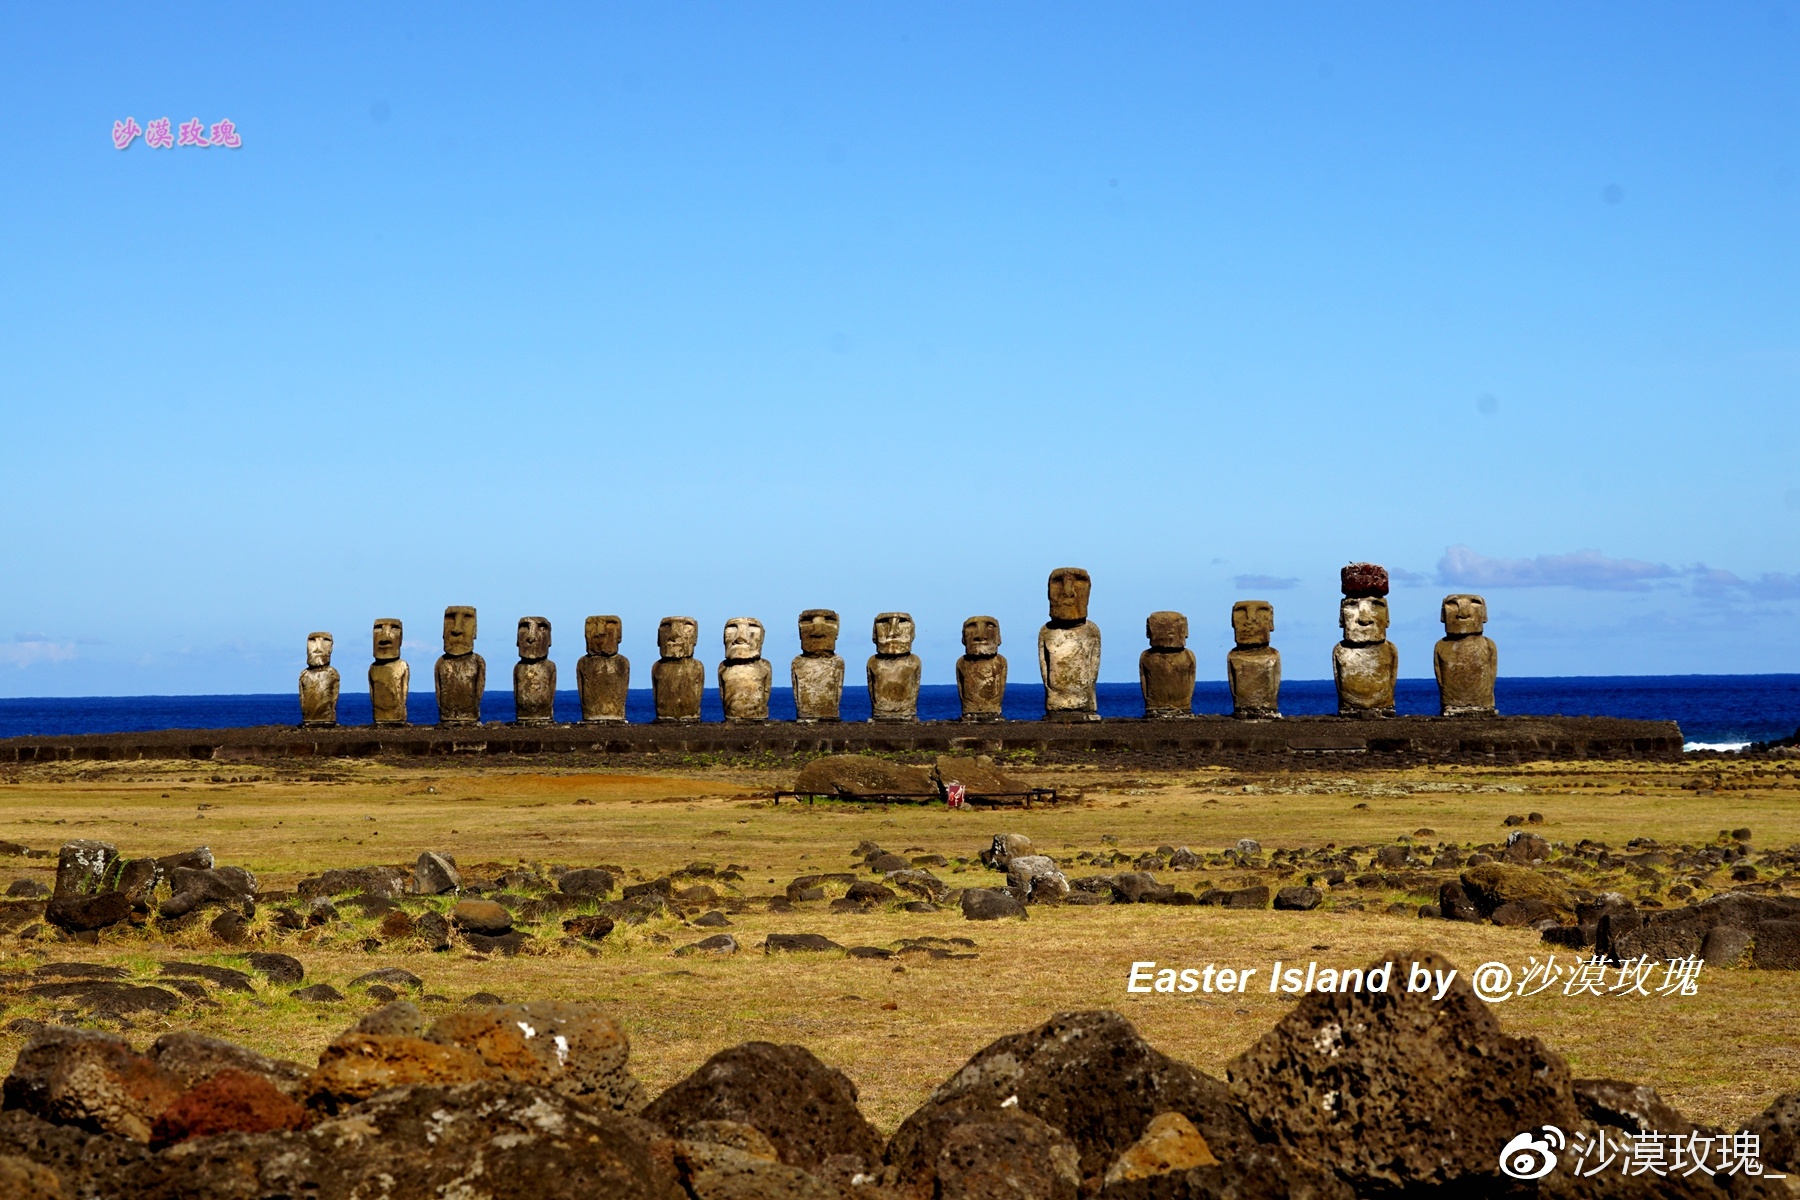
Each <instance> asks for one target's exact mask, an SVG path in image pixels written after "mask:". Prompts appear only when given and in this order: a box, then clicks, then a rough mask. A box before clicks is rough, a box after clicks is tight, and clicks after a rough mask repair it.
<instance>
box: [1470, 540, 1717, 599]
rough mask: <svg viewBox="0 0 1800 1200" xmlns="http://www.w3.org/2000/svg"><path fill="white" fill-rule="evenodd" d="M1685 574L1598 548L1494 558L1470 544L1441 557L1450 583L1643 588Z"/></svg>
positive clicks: (1598, 589) (1497, 586) (1488, 585)
mask: <svg viewBox="0 0 1800 1200" xmlns="http://www.w3.org/2000/svg"><path fill="white" fill-rule="evenodd" d="M1683 574H1685V572H1682V571H1678V570H1676V569H1675V568H1674V567H1671V566H1668V565H1666V564H1664V563H1651V562H1640V561H1639V560H1637V559H1635V558H1608V557H1606V555H1604V554H1602V553H1600V552H1599V551H1598V550H1577V551H1575V553H1573V554H1540V555H1538V556H1537V557H1536V558H1489V557H1488V556H1486V555H1485V554H1477V553H1475V551H1474V550H1472V549H1470V548H1469V547H1467V546H1451V547H1450V548H1449V549H1447V550H1445V551H1444V557H1443V558H1441V559H1439V560H1438V582H1439V583H1441V584H1444V585H1445V586H1446V587H1479V588H1507V587H1573V588H1583V589H1586V590H1589V591H1634V592H1635V591H1642V590H1644V589H1645V588H1646V587H1648V586H1649V585H1650V583H1651V582H1652V581H1654V580H1659V579H1675V578H1679V577H1680V576H1681V575H1683Z"/></svg>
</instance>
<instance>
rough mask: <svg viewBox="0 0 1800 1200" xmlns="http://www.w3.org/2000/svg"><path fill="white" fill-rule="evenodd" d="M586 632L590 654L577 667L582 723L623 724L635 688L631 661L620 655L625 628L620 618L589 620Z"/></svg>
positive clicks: (594, 618) (591, 618)
mask: <svg viewBox="0 0 1800 1200" xmlns="http://www.w3.org/2000/svg"><path fill="white" fill-rule="evenodd" d="M585 632H586V633H587V653H586V654H584V655H582V656H581V659H580V661H578V662H577V663H576V664H575V685H576V686H577V687H578V688H580V689H581V721H582V724H584V725H597V724H604V723H607V722H617V721H623V720H624V719H625V693H626V691H627V690H628V689H629V688H630V687H631V660H630V659H628V658H626V657H625V656H624V655H623V654H620V653H619V638H620V636H621V634H622V632H623V626H622V624H621V623H620V621H619V618H617V617H589V618H588V619H587V627H586V631H585Z"/></svg>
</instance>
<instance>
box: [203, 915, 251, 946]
mask: <svg viewBox="0 0 1800 1200" xmlns="http://www.w3.org/2000/svg"><path fill="white" fill-rule="evenodd" d="M207 929H208V930H209V931H211V933H212V935H213V936H214V937H216V938H218V939H219V940H220V941H221V942H223V943H225V945H227V946H241V945H243V944H244V943H245V942H247V941H249V940H250V922H249V921H247V920H245V919H244V916H243V914H242V913H236V912H232V911H231V910H230V909H226V910H225V911H224V912H222V913H220V914H219V915H218V916H216V917H214V918H213V919H212V923H211V924H210V925H208V926H207Z"/></svg>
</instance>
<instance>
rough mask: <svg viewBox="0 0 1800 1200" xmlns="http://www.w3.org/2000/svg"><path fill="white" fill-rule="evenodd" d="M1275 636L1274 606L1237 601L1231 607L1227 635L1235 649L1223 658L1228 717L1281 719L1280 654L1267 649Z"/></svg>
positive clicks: (1260, 602)
mask: <svg viewBox="0 0 1800 1200" xmlns="http://www.w3.org/2000/svg"><path fill="white" fill-rule="evenodd" d="M1274 632H1275V606H1274V605H1273V604H1270V603H1269V602H1268V601H1267V600H1239V601H1238V602H1237V603H1236V604H1234V605H1232V606H1231V634H1232V638H1233V639H1234V640H1235V641H1236V643H1237V644H1236V645H1235V646H1233V647H1232V649H1231V651H1230V652H1229V653H1228V654H1226V655H1225V676H1226V678H1227V679H1228V680H1229V681H1230V684H1231V715H1232V716H1234V717H1246V718H1252V717H1279V716H1280V715H1281V651H1279V650H1277V649H1275V647H1273V646H1271V645H1269V637H1270V635H1271V634H1273V633H1274Z"/></svg>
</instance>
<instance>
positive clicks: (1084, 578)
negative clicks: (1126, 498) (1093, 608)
mask: <svg viewBox="0 0 1800 1200" xmlns="http://www.w3.org/2000/svg"><path fill="white" fill-rule="evenodd" d="M1092 587H1093V581H1092V580H1090V579H1089V578H1088V573H1087V572H1086V571H1084V570H1082V569H1081V568H1080V567H1058V568H1056V570H1054V571H1052V572H1050V620H1049V621H1048V622H1047V623H1046V624H1045V625H1044V627H1043V628H1042V629H1040V630H1038V672H1039V673H1040V674H1041V675H1042V676H1043V677H1044V719H1045V720H1049V721H1098V720H1099V719H1100V700H1099V697H1098V696H1097V695H1096V694H1095V692H1094V685H1095V683H1096V682H1098V681H1099V678H1100V627H1099V626H1098V625H1096V624H1094V623H1093V622H1092V621H1090V620H1088V619H1087V612H1088V592H1089V590H1090V589H1091V588H1092Z"/></svg>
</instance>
